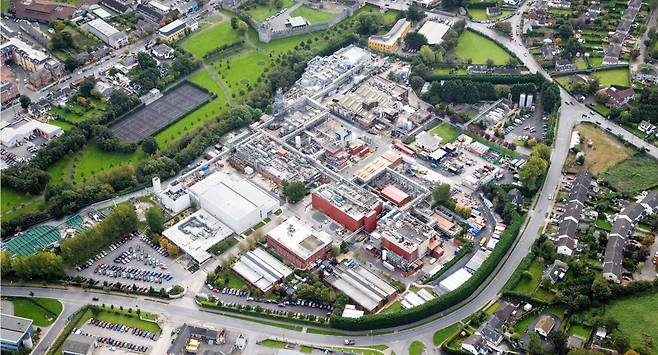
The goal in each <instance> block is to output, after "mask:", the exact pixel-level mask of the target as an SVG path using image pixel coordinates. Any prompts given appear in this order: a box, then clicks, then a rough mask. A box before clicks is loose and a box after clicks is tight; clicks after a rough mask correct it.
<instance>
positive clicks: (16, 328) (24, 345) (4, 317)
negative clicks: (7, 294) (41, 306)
mask: <svg viewBox="0 0 658 355" xmlns="http://www.w3.org/2000/svg"><path fill="white" fill-rule="evenodd" d="M33 334H34V328H33V327H32V320H31V319H27V318H22V317H15V316H12V315H8V314H4V313H0V349H2V351H3V352H5V351H9V352H16V351H20V350H22V349H32V346H33V344H32V335H33Z"/></svg>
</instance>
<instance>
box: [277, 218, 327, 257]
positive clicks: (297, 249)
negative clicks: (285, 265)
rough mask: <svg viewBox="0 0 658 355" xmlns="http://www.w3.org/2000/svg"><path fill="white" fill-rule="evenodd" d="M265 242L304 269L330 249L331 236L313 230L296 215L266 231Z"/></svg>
mask: <svg viewBox="0 0 658 355" xmlns="http://www.w3.org/2000/svg"><path fill="white" fill-rule="evenodd" d="M267 244H268V245H269V246H270V247H271V248H272V249H274V250H275V251H276V252H277V253H279V254H280V255H281V256H283V257H284V258H285V259H286V260H288V261H289V262H290V263H292V264H293V265H295V266H296V267H298V268H300V269H304V270H305V269H307V268H309V266H312V265H313V263H315V262H316V261H317V260H319V259H322V258H324V257H325V255H326V254H327V253H328V252H329V251H330V250H331V237H330V236H329V234H327V233H326V232H324V231H322V230H319V231H317V230H314V229H313V228H312V227H311V226H310V225H308V224H307V223H305V222H303V221H302V220H300V219H299V218H298V217H291V218H288V219H287V220H286V221H285V222H283V223H282V224H280V225H278V226H277V227H276V228H274V229H272V230H271V231H269V232H268V233H267Z"/></svg>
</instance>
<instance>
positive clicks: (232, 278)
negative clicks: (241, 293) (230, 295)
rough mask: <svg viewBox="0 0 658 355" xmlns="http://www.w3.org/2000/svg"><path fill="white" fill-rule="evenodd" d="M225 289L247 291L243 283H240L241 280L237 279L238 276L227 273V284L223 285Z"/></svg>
mask: <svg viewBox="0 0 658 355" xmlns="http://www.w3.org/2000/svg"><path fill="white" fill-rule="evenodd" d="M225 287H230V288H237V289H240V290H244V289H247V288H248V287H249V286H248V285H247V284H246V283H245V282H244V281H242V279H241V278H239V277H238V275H236V274H235V273H233V272H229V273H228V283H227V284H226V285H225Z"/></svg>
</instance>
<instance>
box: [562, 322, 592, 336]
mask: <svg viewBox="0 0 658 355" xmlns="http://www.w3.org/2000/svg"><path fill="white" fill-rule="evenodd" d="M567 333H568V334H569V335H580V336H581V337H583V338H585V339H588V338H589V335H590V334H591V333H592V327H588V326H586V325H581V324H571V325H570V326H569V331H568V332H567Z"/></svg>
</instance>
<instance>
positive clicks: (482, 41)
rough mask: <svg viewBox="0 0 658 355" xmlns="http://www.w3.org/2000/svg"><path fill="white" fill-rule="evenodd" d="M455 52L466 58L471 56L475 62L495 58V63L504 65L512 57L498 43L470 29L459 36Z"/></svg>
mask: <svg viewBox="0 0 658 355" xmlns="http://www.w3.org/2000/svg"><path fill="white" fill-rule="evenodd" d="M455 54H456V55H457V56H458V57H459V58H461V59H464V60H467V59H469V58H470V59H471V60H472V62H473V64H486V62H487V59H493V61H494V64H496V65H503V64H505V63H506V62H507V60H509V58H510V55H509V53H507V52H506V51H505V50H504V49H503V48H502V47H501V46H499V45H498V43H496V42H494V41H492V40H490V39H488V38H486V37H484V36H482V35H480V34H477V33H475V32H473V31H469V30H466V31H464V33H462V35H461V36H459V40H458V42H457V47H455Z"/></svg>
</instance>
